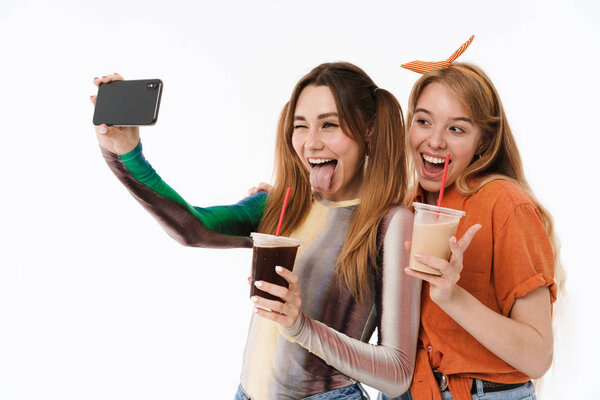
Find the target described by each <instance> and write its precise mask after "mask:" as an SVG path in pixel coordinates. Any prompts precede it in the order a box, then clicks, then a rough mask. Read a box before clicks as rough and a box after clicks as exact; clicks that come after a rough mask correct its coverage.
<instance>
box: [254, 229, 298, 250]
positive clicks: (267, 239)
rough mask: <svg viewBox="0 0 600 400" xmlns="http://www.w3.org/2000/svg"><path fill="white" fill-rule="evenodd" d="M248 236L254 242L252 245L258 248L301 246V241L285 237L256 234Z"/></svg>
mask: <svg viewBox="0 0 600 400" xmlns="http://www.w3.org/2000/svg"><path fill="white" fill-rule="evenodd" d="M250 236H251V237H252V240H253V241H254V245H256V246H260V247H288V246H289V247H293V246H300V245H301V244H302V241H301V240H298V239H294V238H290V237H286V236H275V235H269V234H266V233H258V232H252V233H251V234H250Z"/></svg>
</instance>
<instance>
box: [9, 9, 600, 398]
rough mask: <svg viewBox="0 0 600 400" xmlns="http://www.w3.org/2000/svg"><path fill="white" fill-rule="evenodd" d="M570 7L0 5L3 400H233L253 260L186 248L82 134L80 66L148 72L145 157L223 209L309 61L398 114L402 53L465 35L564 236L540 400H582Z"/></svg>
mask: <svg viewBox="0 0 600 400" xmlns="http://www.w3.org/2000/svg"><path fill="white" fill-rule="evenodd" d="M568 3H569V5H567V2H551V1H541V0H540V1H512V2H511V1H508V2H495V3H494V4H497V5H496V6H492V5H491V3H490V2H479V1H472V2H464V1H433V2H432V1H430V2H399V1H396V2H391V1H390V2H381V1H376V2H371V3H366V2H359V1H295V2H286V1H275V0H273V1H252V2H250V1H223V2H220V3H217V2H206V3H202V2H183V1H177V0H171V1H166V2H165V1H139V2H133V1H129V2H121V1H102V2H101V1H96V2H88V3H86V2H81V1H74V0H54V1H42V0H37V1H36V0H31V1H26V0H21V1H6V0H4V1H3V2H2V4H1V5H0V77H1V80H0V116H1V117H0V124H1V125H0V130H1V134H0V226H1V228H2V229H0V399H6V400H12V399H166V398H177V399H198V398H203V399H231V398H232V397H233V393H234V391H235V389H236V386H237V384H238V381H239V373H240V368H241V356H242V351H243V346H244V342H245V338H246V330H247V323H248V319H249V315H250V312H251V305H250V302H249V301H248V299H247V297H248V286H247V283H246V276H247V275H248V267H249V264H250V252H249V251H248V250H229V251H224V250H204V249H191V248H184V247H181V246H179V245H178V244H176V243H175V242H174V241H172V240H171V239H170V238H169V237H168V236H167V235H166V234H165V233H164V232H163V231H162V230H161V228H160V227H159V226H158V225H157V224H156V223H155V222H154V220H153V219H152V218H151V217H149V216H148V215H147V214H146V212H145V211H144V210H143V209H142V208H141V207H140V206H139V205H138V204H137V203H136V202H135V201H134V200H133V198H131V196H130V195H129V194H128V193H127V192H126V190H125V189H124V188H123V187H122V186H121V184H120V183H119V182H118V181H117V180H116V179H115V178H114V177H113V176H112V174H111V173H110V171H109V170H108V168H107V167H106V165H105V164H104V161H103V160H102V158H101V156H100V152H99V149H98V146H97V144H96V140H95V137H94V134H93V129H92V124H91V118H92V112H93V110H92V106H91V104H90V102H89V100H88V96H89V95H90V94H93V93H95V88H94V86H93V85H92V83H91V81H92V78H93V77H94V76H101V75H103V74H108V73H112V72H114V71H117V72H120V73H121V74H122V75H123V76H125V77H126V78H130V79H134V78H137V79H141V78H161V79H162V80H163V81H164V83H165V88H164V94H163V99H162V106H161V112H160V118H159V123H158V125H156V126H154V127H149V128H144V129H143V130H142V137H143V142H144V146H145V153H146V156H147V158H148V159H149V160H150V161H151V162H152V164H153V165H154V167H155V168H157V170H158V171H159V173H160V174H161V175H162V176H163V178H164V179H165V180H166V181H167V182H168V183H170V184H171V185H172V186H173V187H174V188H175V189H176V190H178V191H179V192H180V194H182V196H183V197H184V198H186V199H187V200H188V201H190V202H191V203H193V204H195V205H216V204H229V203H232V202H235V201H237V200H239V199H240V198H242V197H243V196H244V195H245V192H246V190H247V188H249V187H250V186H253V185H254V184H256V183H258V182H259V181H263V180H266V181H268V180H269V179H270V177H271V169H272V163H273V148H274V135H275V127H276V123H277V118H278V115H279V111H280V110H281V107H282V106H283V104H284V102H285V101H286V100H287V99H288V97H289V95H290V93H291V90H292V88H293V86H294V84H295V83H296V82H297V80H298V79H299V78H300V77H301V76H302V75H304V74H305V73H307V72H308V71H309V70H310V69H311V68H312V67H314V66H316V65H317V64H319V63H321V62H325V61H338V60H345V61H350V62H353V63H355V64H357V65H359V66H360V67H362V68H363V69H364V70H365V71H366V72H367V73H368V74H370V75H371V77H372V78H373V79H374V80H375V82H376V83H377V84H378V85H379V86H380V87H383V88H386V89H388V90H390V91H392V92H393V93H395V94H396V96H397V97H398V98H399V99H400V101H401V103H402V104H403V106H405V105H406V100H407V97H408V93H409V90H410V88H411V85H412V83H414V81H415V80H416V79H417V77H418V76H417V74H415V73H413V72H410V71H407V70H403V69H401V68H400V64H401V63H403V62H407V61H411V60H414V59H421V60H438V59H443V58H446V57H448V56H450V54H452V52H453V51H454V50H455V49H456V48H457V47H458V46H459V45H460V44H462V43H463V42H464V41H465V40H466V39H467V38H468V37H469V36H470V35H471V34H475V35H476V37H475V40H474V42H473V44H472V45H471V47H470V48H469V49H468V50H467V52H466V53H465V54H464V56H463V57H462V58H461V60H464V61H470V62H475V63H477V64H479V65H480V66H481V67H483V68H484V70H486V71H487V72H488V73H489V75H490V76H491V78H492V80H493V81H494V83H495V84H496V86H497V88H498V91H499V92H500V95H501V97H502V99H503V102H504V106H505V108H506V111H507V114H508V116H509V120H510V123H511V126H512V129H513V132H514V133H515V135H516V138H517V141H518V144H519V147H520V149H521V154H522V157H523V160H524V164H525V170H526V173H527V177H528V179H529V181H530V183H531V185H532V186H533V188H534V190H535V193H536V194H537V196H538V197H539V199H540V200H541V201H542V202H543V204H544V205H546V206H547V208H548V209H549V210H550V211H551V212H552V214H553V215H554V217H555V220H556V229H557V232H558V234H559V236H560V238H561V240H562V243H563V247H562V259H563V261H564V265H565V268H566V270H567V273H568V284H567V294H566V297H565V298H564V301H562V303H561V304H560V307H559V309H560V314H559V317H558V318H557V319H556V322H557V337H556V351H555V363H554V366H553V368H552V369H551V370H550V371H549V373H548V374H547V376H546V379H545V381H544V387H543V389H542V391H541V394H542V397H543V398H544V399H563V398H569V399H574V398H577V399H591V398H597V392H598V389H597V374H598V373H597V369H596V368H595V365H596V362H597V360H598V359H599V358H600V351H599V350H598V346H597V343H598V341H597V331H595V330H594V328H595V327H597V325H598V323H597V322H598V317H597V314H598V312H597V307H596V304H597V298H598V297H597V292H598V288H597V286H598V285H597V282H598V280H599V270H598V267H599V263H598V261H597V259H596V258H595V257H592V251H591V250H592V249H594V248H597V247H598V241H597V238H598V234H597V232H596V231H595V230H594V229H593V228H594V225H598V224H599V223H600V219H599V218H598V209H597V207H598V200H597V199H598V195H599V193H598V189H597V187H598V183H597V182H598V177H597V174H598V171H597V167H598V162H597V161H596V160H595V158H596V157H597V153H598V149H599V145H600V140H599V129H598V115H599V106H600V104H599V103H600V102H599V101H598V92H599V90H600V85H599V82H598V68H599V61H600V57H599V51H598V39H599V38H600V23H599V21H600V5H599V4H600V3H598V2H596V1H593V0H590V1H571V2H568ZM586 207H587V210H586ZM588 210H589V211H588ZM372 393H375V392H374V391H372Z"/></svg>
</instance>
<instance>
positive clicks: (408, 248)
mask: <svg viewBox="0 0 600 400" xmlns="http://www.w3.org/2000/svg"><path fill="white" fill-rule="evenodd" d="M411 247H412V242H411V241H410V240H407V241H406V242H404V248H405V249H406V250H408V251H410V248H411Z"/></svg>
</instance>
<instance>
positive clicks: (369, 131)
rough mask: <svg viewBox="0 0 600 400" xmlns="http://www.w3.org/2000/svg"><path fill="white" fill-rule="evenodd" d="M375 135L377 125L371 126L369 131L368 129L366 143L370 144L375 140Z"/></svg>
mask: <svg viewBox="0 0 600 400" xmlns="http://www.w3.org/2000/svg"><path fill="white" fill-rule="evenodd" d="M374 133H375V125H374V124H371V126H369V129H367V134H366V135H365V142H367V143H369V142H370V141H371V139H372V138H373V134H374Z"/></svg>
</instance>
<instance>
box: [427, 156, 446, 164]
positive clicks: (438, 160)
mask: <svg viewBox="0 0 600 400" xmlns="http://www.w3.org/2000/svg"><path fill="white" fill-rule="evenodd" d="M423 159H424V160H425V161H427V162H430V163H432V164H443V163H444V162H446V159H445V158H437V157H431V156H426V155H425V154H423Z"/></svg>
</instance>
